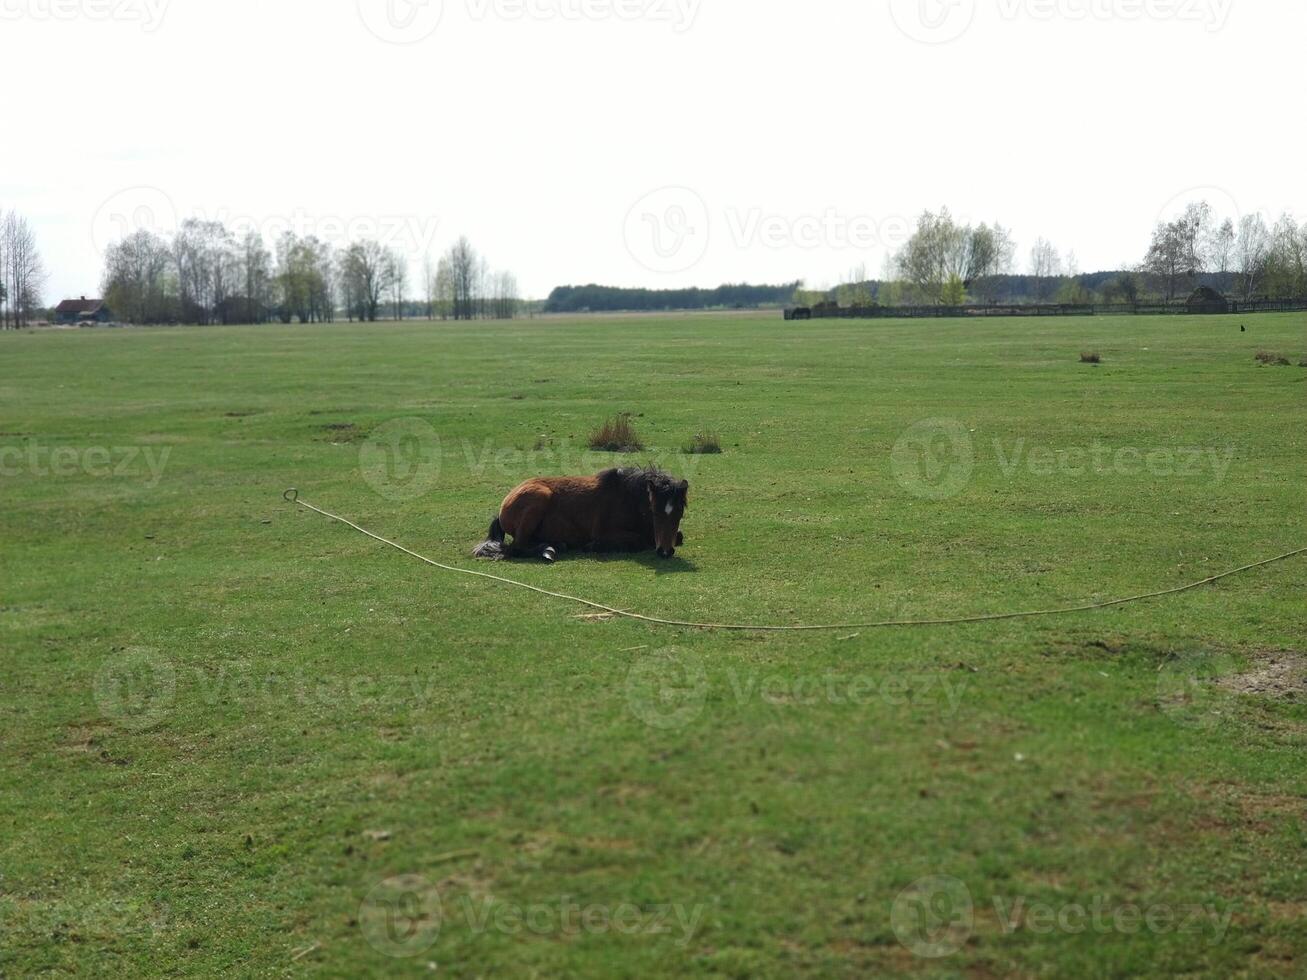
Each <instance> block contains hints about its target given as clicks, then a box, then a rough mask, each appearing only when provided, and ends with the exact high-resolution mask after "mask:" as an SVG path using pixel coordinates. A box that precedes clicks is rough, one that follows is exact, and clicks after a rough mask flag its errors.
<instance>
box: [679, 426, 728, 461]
mask: <svg viewBox="0 0 1307 980" xmlns="http://www.w3.org/2000/svg"><path fill="white" fill-rule="evenodd" d="M721 451H722V441H721V440H720V439H718V438H717V433H715V432H697V433H695V436H694V438H693V439H691V440H690V443H689V445H687V446H686V447H685V452H686V453H688V454H689V455H691V456H716V455H718V454H719V453H720V452H721Z"/></svg>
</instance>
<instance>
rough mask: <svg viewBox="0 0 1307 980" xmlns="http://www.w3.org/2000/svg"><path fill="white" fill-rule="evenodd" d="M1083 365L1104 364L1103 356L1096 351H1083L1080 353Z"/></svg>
mask: <svg viewBox="0 0 1307 980" xmlns="http://www.w3.org/2000/svg"><path fill="white" fill-rule="evenodd" d="M1080 363H1081V364H1102V363H1103V355H1102V354H1099V353H1098V352H1096V351H1082V352H1081V353H1080Z"/></svg>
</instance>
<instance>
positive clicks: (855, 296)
mask: <svg viewBox="0 0 1307 980" xmlns="http://www.w3.org/2000/svg"><path fill="white" fill-rule="evenodd" d="M1016 259H1017V246H1016V243H1015V241H1014V240H1013V237H1012V234H1011V232H1010V231H1009V230H1008V229H1006V228H1004V227H1003V226H1002V225H999V224H997V223H996V224H993V225H986V224H980V225H975V226H972V225H969V224H964V223H960V222H958V221H956V220H954V218H953V217H952V215H951V214H950V213H949V210H948V208H943V209H941V210H940V211H939V212H938V213H936V212H931V211H927V212H925V213H924V214H922V215H921V217H920V218H919V219H918V221H917V226H916V229H915V230H914V232H913V234H912V236H911V238H910V239H909V240H908V242H907V243H906V244H905V245H904V246H903V248H902V249H901V250H900V251H899V252H898V253H897V254H895V255H893V256H891V257H890V258H889V259H888V260H887V262H886V269H885V275H884V276H883V278H881V279H870V278H868V276H867V274H866V269H865V268H859V269H855V270H853V271H852V272H851V273H850V274H849V275H848V277H846V278H847V281H846V282H844V283H842V284H841V285H839V286H837V287H836V288H835V289H833V290H808V289H804V288H802V287H801V288H800V289H798V290H796V292H795V297H794V301H795V302H796V303H798V304H799V305H809V306H810V305H814V304H815V303H818V302H821V301H834V302H837V303H839V304H840V305H841V306H870V305H872V304H878V305H881V306H904V305H926V306H932V305H938V306H961V305H964V304H967V303H980V304H985V303H1068V304H1080V303H1093V302H1102V303H1134V302H1139V301H1141V300H1148V299H1155V300H1165V301H1167V302H1173V301H1176V300H1179V299H1183V298H1186V297H1187V296H1188V295H1189V294H1190V293H1192V291H1193V290H1194V289H1196V288H1197V287H1199V286H1208V287H1211V288H1214V289H1216V290H1217V291H1219V292H1221V293H1224V294H1226V295H1229V296H1231V297H1232V298H1236V299H1239V300H1241V301H1244V302H1249V301H1252V300H1254V299H1301V298H1304V297H1307V223H1304V224H1302V225H1299V224H1298V223H1297V222H1296V221H1295V219H1294V217H1293V216H1292V215H1291V214H1288V213H1285V214H1283V215H1282V216H1281V217H1280V218H1279V220H1278V221H1276V222H1275V224H1274V225H1268V224H1267V222H1266V219H1265V218H1264V217H1263V216H1262V215H1261V214H1251V215H1244V216H1242V217H1241V218H1239V219H1238V220H1237V221H1236V220H1235V219H1234V218H1229V217H1227V218H1224V219H1223V220H1220V219H1218V218H1217V216H1216V214H1215V212H1214V210H1213V209H1212V207H1211V205H1210V204H1208V203H1207V202H1197V203H1194V204H1190V205H1189V206H1188V207H1186V208H1185V210H1184V212H1183V213H1182V214H1180V215H1179V216H1178V217H1175V218H1173V219H1170V220H1162V221H1159V222H1158V224H1157V227H1156V228H1155V229H1154V231H1153V235H1152V239H1151V241H1150V243H1149V245H1148V249H1147V251H1146V253H1145V255H1144V257H1143V259H1142V260H1141V261H1140V262H1139V263H1138V264H1136V265H1133V266H1131V267H1128V268H1126V269H1121V270H1116V271H1112V272H1099V273H1092V274H1088V275H1086V274H1084V273H1082V272H1081V271H1080V268H1079V263H1078V261H1077V260H1076V255H1075V252H1074V251H1072V252H1069V253H1067V254H1066V255H1065V256H1064V255H1063V253H1062V252H1061V251H1060V250H1059V249H1058V248H1057V246H1055V245H1054V244H1053V243H1052V242H1051V241H1049V240H1048V239H1046V238H1043V237H1040V238H1037V239H1036V240H1035V243H1034V244H1033V245H1032V246H1031V248H1030V252H1029V256H1028V260H1027V273H1026V274H1024V275H1022V274H1018V273H1017V271H1016V264H1017V262H1016Z"/></svg>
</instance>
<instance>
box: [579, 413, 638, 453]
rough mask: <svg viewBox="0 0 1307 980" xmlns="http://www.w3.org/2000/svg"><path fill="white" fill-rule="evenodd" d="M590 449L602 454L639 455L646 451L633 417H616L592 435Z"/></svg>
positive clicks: (621, 415)
mask: <svg viewBox="0 0 1307 980" xmlns="http://www.w3.org/2000/svg"><path fill="white" fill-rule="evenodd" d="M590 448H591V449H593V450H595V451H596V452H601V453H638V452H640V451H641V450H642V449H644V443H642V442H641V441H640V436H639V434H638V433H637V432H636V431H635V426H633V425H632V424H631V416H630V415H629V414H627V413H626V412H623V413H621V414H620V415H615V416H613V417H612V418H611V419H609V420H608V421H606V422H605V423H604V424H603V425H601V426H600V427H599V428H597V429H595V430H594V431H593V432H591V433H590Z"/></svg>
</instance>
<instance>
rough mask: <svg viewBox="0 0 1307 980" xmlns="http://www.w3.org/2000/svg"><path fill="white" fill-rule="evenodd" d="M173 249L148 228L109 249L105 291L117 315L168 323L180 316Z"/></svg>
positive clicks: (133, 319) (149, 321) (141, 321)
mask: <svg viewBox="0 0 1307 980" xmlns="http://www.w3.org/2000/svg"><path fill="white" fill-rule="evenodd" d="M172 264H173V254H172V250H171V249H170V248H169V246H168V243H167V242H166V241H164V240H163V239H162V238H161V237H160V236H159V235H157V234H155V233H154V232H153V231H151V230H149V229H148V228H142V229H140V230H139V231H136V232H133V233H132V234H131V235H128V236H127V237H126V238H124V239H123V240H122V241H121V242H116V243H114V244H113V245H110V246H109V249H108V252H107V253H106V255H105V267H104V279H103V281H102V283H101V287H100V288H101V290H102V291H103V294H104V299H105V302H106V303H108V305H109V308H110V309H111V310H113V311H114V312H115V314H116V315H117V316H119V317H121V318H122V319H124V320H128V321H130V322H132V323H166V322H168V321H169V320H171V319H173V318H174V317H176V315H177V306H176V296H175V295H174V290H173V287H174V284H175V282H176V280H175V278H174V277H173V276H172V275H171V271H170V270H171V268H172Z"/></svg>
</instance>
